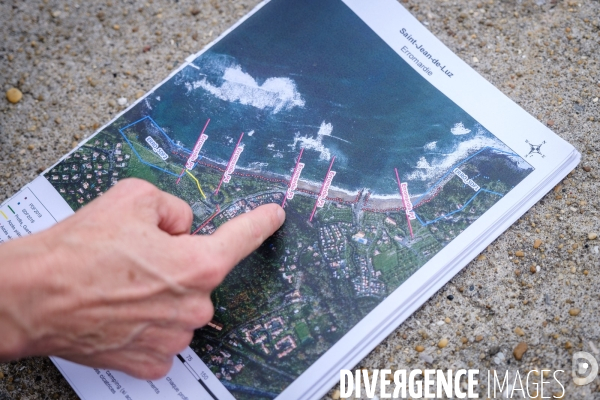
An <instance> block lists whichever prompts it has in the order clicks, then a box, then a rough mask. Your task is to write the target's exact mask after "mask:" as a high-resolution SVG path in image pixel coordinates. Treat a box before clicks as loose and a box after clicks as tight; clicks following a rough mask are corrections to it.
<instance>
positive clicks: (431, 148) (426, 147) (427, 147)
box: [423, 142, 437, 150]
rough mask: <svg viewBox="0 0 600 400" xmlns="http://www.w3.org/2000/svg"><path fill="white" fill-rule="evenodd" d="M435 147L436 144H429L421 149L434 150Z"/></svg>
mask: <svg viewBox="0 0 600 400" xmlns="http://www.w3.org/2000/svg"><path fill="white" fill-rule="evenodd" d="M436 147H437V142H430V143H427V144H426V145H425V146H423V148H424V149H425V150H435V148H436Z"/></svg>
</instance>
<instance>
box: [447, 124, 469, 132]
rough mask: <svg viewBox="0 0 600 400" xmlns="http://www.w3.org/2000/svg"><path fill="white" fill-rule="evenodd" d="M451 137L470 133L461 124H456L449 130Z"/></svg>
mask: <svg viewBox="0 0 600 400" xmlns="http://www.w3.org/2000/svg"><path fill="white" fill-rule="evenodd" d="M450 132H452V134H453V135H466V134H467V133H471V130H470V129H467V128H466V127H465V126H464V125H463V123H462V122H458V123H456V124H454V127H452V129H450Z"/></svg>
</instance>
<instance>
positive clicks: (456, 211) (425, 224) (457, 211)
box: [415, 189, 504, 226]
mask: <svg viewBox="0 0 600 400" xmlns="http://www.w3.org/2000/svg"><path fill="white" fill-rule="evenodd" d="M481 192H485V193H490V194H494V195H496V196H500V197H504V195H503V194H501V193H498V192H494V191H491V190H487V189H479V190H478V191H477V193H475V194H474V195H473V197H471V198H470V199H469V200H468V201H467V202H466V203H465V204H464V205H463V206H462V207H461V208H459V209H458V210H454V211H452V212H450V213H448V214H446V215H442V216H441V217H438V218H436V219H434V220H432V221H427V222H423V220H422V219H421V217H419V215H418V214H417V213H415V216H416V217H417V219H418V220H419V222H420V223H421V225H423V226H427V225H431V224H434V223H436V222H438V221H439V220H441V219H444V218H447V217H449V216H451V215H453V214H456V213H459V212H461V211H463V210H464V209H465V208H467V206H468V205H469V203H471V202H472V201H473V200H475V197H477V195H478V194H479V193H481Z"/></svg>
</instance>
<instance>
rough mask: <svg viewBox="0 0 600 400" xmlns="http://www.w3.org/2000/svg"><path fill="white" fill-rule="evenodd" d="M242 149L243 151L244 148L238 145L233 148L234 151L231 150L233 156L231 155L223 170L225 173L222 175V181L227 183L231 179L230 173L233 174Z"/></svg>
mask: <svg viewBox="0 0 600 400" xmlns="http://www.w3.org/2000/svg"><path fill="white" fill-rule="evenodd" d="M242 151H244V148H243V147H242V146H238V147H236V148H235V151H234V152H233V156H231V161H230V162H229V165H228V166H227V170H226V171H225V174H224V175H223V182H225V183H228V182H229V181H230V180H231V174H233V172H234V171H235V167H236V164H237V162H238V160H239V159H240V155H241V154H242Z"/></svg>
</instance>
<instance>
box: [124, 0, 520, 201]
mask: <svg viewBox="0 0 600 400" xmlns="http://www.w3.org/2000/svg"><path fill="white" fill-rule="evenodd" d="M283 1H284V0H273V1H271V2H270V3H267V4H266V5H265V6H264V7H263V9H262V10H261V12H259V13H257V14H255V15H254V16H252V17H250V18H249V19H247V20H246V21H245V22H244V23H242V24H241V25H240V26H239V27H238V28H237V29H235V30H233V31H232V32H230V33H229V34H228V35H226V36H225V37H224V38H222V39H221V40H220V41H218V42H217V43H216V44H215V45H213V46H212V47H211V48H210V49H209V50H208V51H206V52H204V53H203V54H201V55H200V56H199V57H197V58H196V59H195V60H194V61H193V62H192V63H191V64H189V65H188V66H187V67H185V68H184V69H182V70H181V71H179V72H178V73H177V74H176V75H174V76H173V77H172V78H171V79H169V80H168V81H167V82H166V83H164V84H163V85H162V86H160V87H158V88H157V89H156V90H155V91H154V92H152V93H151V94H150V95H149V96H148V97H146V98H145V100H144V101H142V102H141V103H139V104H138V105H137V106H136V107H135V108H134V109H133V110H131V111H130V112H129V113H128V115H125V118H126V119H129V120H131V121H133V120H135V119H136V118H139V117H141V116H145V115H150V116H151V117H152V118H153V119H154V120H155V121H156V122H157V123H158V124H159V125H160V126H161V128H162V129H163V130H164V131H165V132H167V134H168V135H169V136H171V138H172V139H173V140H175V141H178V142H180V143H181V144H182V145H184V146H186V147H187V148H188V149H192V148H193V146H194V143H195V142H196V140H197V138H198V135H199V134H200V132H201V131H202V128H203V127H204V125H205V123H206V121H207V120H209V119H210V123H209V125H208V127H207V129H206V132H205V133H206V134H207V135H208V136H209V139H208V140H207V141H206V143H205V145H204V147H203V149H202V153H201V155H202V156H203V157H206V158H208V159H211V160H214V161H217V162H221V163H226V162H227V160H228V159H229V158H230V156H231V153H232V152H233V150H234V147H235V145H236V143H237V141H238V139H239V137H240V135H241V134H242V133H244V137H243V139H242V142H241V143H242V146H244V152H243V154H242V157H240V160H239V161H238V167H239V168H244V169H249V170H253V171H256V172H261V171H268V172H271V173H276V174H281V175H285V176H290V174H291V170H292V169H293V167H294V165H295V163H296V159H297V157H298V154H299V153H300V150H301V149H302V148H303V149H304V152H303V157H302V162H303V163H304V164H305V167H304V169H303V171H302V176H301V179H302V180H308V181H313V182H322V181H323V179H324V177H325V175H326V173H327V169H328V167H329V164H330V162H331V160H332V158H333V157H335V161H334V164H333V170H334V171H336V175H335V179H334V181H333V185H332V186H333V187H336V188H338V189H341V190H344V191H347V192H356V191H358V190H361V189H363V188H368V189H369V190H371V192H372V193H373V194H374V195H380V196H386V195H392V194H395V193H396V194H397V190H398V186H397V182H396V177H395V173H394V169H395V168H397V169H398V171H399V176H400V179H401V180H402V181H407V182H409V188H410V191H411V193H418V192H424V191H426V190H427V189H428V188H429V186H430V185H431V184H432V182H434V181H435V180H436V179H437V178H439V176H441V175H442V174H443V173H445V172H446V171H447V170H448V169H449V168H451V167H452V166H453V165H454V164H456V163H457V162H459V161H460V160H462V159H464V158H466V157H467V156H468V155H470V154H473V153H474V152H476V151H477V150H480V149H481V148H484V147H493V148H498V149H502V150H503V151H510V149H508V148H507V147H506V146H505V145H504V144H503V143H502V142H501V141H500V140H498V139H497V138H496V137H495V136H494V135H492V134H491V133H490V132H489V131H488V130H487V129H485V127H483V126H482V125H481V124H479V123H478V122H477V121H476V120H475V119H473V118H472V117H471V116H470V115H469V114H467V113H466V112H465V111H464V110H463V109H461V108H460V107H458V106H457V105H456V104H455V103H454V102H452V101H451V100H450V99H449V98H448V97H446V96H445V95H444V94H443V93H441V92H440V91H439V90H437V89H436V88H435V87H434V86H433V85H431V84H430V83H429V82H428V81H427V80H426V79H424V78H423V77H421V75H419V74H418V73H417V72H416V71H415V70H414V69H413V67H412V66H411V65H409V64H407V63H406V62H404V61H403V60H402V58H401V57H400V56H399V55H398V54H397V53H396V52H395V51H394V50H392V49H391V48H390V47H389V46H388V45H387V44H386V43H385V42H384V41H383V40H381V38H379V37H378V36H377V35H376V34H375V33H374V32H373V31H372V30H371V29H370V28H369V27H368V26H367V25H366V24H364V22H363V21H362V20H360V18H358V17H357V16H356V15H355V14H354V13H353V12H352V11H351V10H350V9H349V8H348V7H347V6H346V5H345V4H344V3H343V2H341V1H339V0H303V1H296V0H294V1H285V6H282V2H283ZM525 164H526V163H525Z"/></svg>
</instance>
